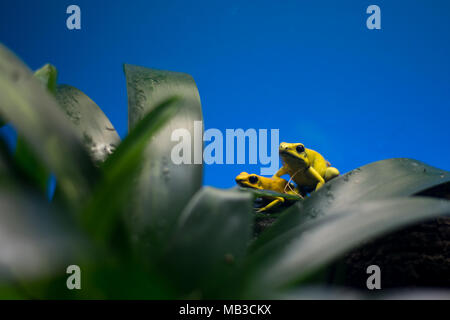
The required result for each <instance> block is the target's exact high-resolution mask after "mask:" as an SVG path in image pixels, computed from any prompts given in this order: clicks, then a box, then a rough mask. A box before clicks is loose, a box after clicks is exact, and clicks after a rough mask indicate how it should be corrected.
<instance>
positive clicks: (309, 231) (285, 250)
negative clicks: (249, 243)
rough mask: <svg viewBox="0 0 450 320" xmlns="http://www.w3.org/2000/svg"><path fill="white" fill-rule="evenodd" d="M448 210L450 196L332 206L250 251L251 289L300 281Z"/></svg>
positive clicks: (255, 289) (254, 292)
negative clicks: (322, 214)
mask: <svg viewBox="0 0 450 320" xmlns="http://www.w3.org/2000/svg"><path fill="white" fill-rule="evenodd" d="M448 214H450V201H448V200H440V199H439V200H438V199H432V198H424V197H414V198H393V199H382V200H373V201H368V202H365V203H358V204H354V205H351V206H347V207H341V208H335V209H333V210H330V212H329V214H328V215H327V216H325V217H322V218H318V219H316V220H311V221H309V222H308V223H304V224H302V225H298V226H296V227H294V228H292V229H291V230H290V231H289V232H286V233H284V234H283V235H280V236H279V237H277V238H275V239H273V240H272V241H270V242H268V243H266V244H265V245H264V246H261V247H260V248H258V249H257V250H256V251H255V252H253V253H252V254H251V255H250V256H249V259H248V269H247V272H248V273H249V274H250V275H251V277H253V280H252V281H251V284H250V287H251V291H250V292H251V294H256V293H257V292H262V291H261V290H270V288H275V287H276V288H277V289H279V288H282V287H284V286H287V285H289V284H292V283H295V282H298V281H301V280H302V279H304V278H306V277H307V276H308V275H309V274H311V273H312V272H314V271H316V270H318V269H319V268H321V267H323V266H324V265H326V264H327V263H330V262H332V261H333V260H334V259H336V258H338V257H340V256H342V255H343V254H344V253H345V252H348V251H349V250H351V249H354V248H356V247H358V246H360V245H362V244H363V243H364V242H366V241H370V240H373V239H375V238H378V237H381V236H383V235H386V234H388V233H389V232H393V231H396V230H399V229H401V228H405V227H407V226H410V225H413V224H415V223H418V222H421V221H425V220H428V219H431V218H434V217H437V216H442V215H448Z"/></svg>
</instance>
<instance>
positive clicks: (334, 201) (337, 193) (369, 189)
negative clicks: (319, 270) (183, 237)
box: [253, 158, 450, 249]
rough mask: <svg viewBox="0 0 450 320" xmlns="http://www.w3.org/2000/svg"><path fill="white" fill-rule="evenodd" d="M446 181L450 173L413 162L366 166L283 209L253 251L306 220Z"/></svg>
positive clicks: (378, 163) (332, 181) (404, 161)
mask: <svg viewBox="0 0 450 320" xmlns="http://www.w3.org/2000/svg"><path fill="white" fill-rule="evenodd" d="M449 181H450V172H448V171H444V170H440V169H438V168H435V167H431V166H429V165H426V164H425V163H423V162H420V161H417V160H412V159H405V158H396V159H387V160H381V161H377V162H374V163H370V164H368V165H365V166H363V167H361V168H358V169H355V170H352V171H350V172H348V173H346V174H344V175H342V176H339V177H337V178H335V179H333V180H331V181H329V182H327V183H326V184H325V185H324V186H323V187H322V188H321V189H319V190H318V191H315V192H313V193H312V194H311V196H310V197H308V198H306V199H305V200H304V201H301V202H297V203H296V204H294V205H293V206H292V207H290V208H289V209H287V210H286V212H284V213H283V214H282V215H281V216H280V218H279V219H278V220H277V221H276V222H275V223H274V224H273V225H272V226H271V227H270V228H268V229H267V230H266V231H265V232H264V233H263V234H262V235H261V237H260V238H259V239H258V240H257V241H256V242H255V243H254V244H253V248H254V249H256V248H257V247H259V246H260V245H263V244H264V243H266V242H267V241H270V240H271V239H273V238H275V237H277V236H279V235H281V234H283V233H284V232H287V231H289V230H290V229H292V228H295V227H296V226H298V225H299V224H301V223H303V222H305V221H307V220H310V219H315V218H317V217H321V216H326V215H330V214H333V212H337V211H338V210H337V209H339V208H344V207H346V206H348V205H350V204H354V203H362V202H365V201H370V200H377V199H388V198H393V197H403V196H412V195H415V194H417V193H419V192H421V191H423V190H427V189H429V188H431V187H433V186H437V185H440V184H443V183H447V182H449Z"/></svg>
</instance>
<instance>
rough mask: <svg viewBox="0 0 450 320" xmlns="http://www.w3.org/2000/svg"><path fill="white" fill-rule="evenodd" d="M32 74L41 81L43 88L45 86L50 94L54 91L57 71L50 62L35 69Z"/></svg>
mask: <svg viewBox="0 0 450 320" xmlns="http://www.w3.org/2000/svg"><path fill="white" fill-rule="evenodd" d="M34 76H35V77H36V78H37V79H38V80H39V81H40V82H41V83H42V85H43V86H44V88H46V89H47V90H48V91H49V92H51V93H52V94H55V92H56V80H57V78H58V71H57V70H56V68H55V66H53V65H51V64H46V65H45V66H43V67H42V68H40V69H38V70H36V72H35V73H34Z"/></svg>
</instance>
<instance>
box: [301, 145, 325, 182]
mask: <svg viewBox="0 0 450 320" xmlns="http://www.w3.org/2000/svg"><path fill="white" fill-rule="evenodd" d="M306 150H307V153H308V158H309V159H310V161H311V166H312V167H313V168H314V169H315V170H316V171H317V172H318V173H319V174H320V175H321V176H322V177H324V176H325V172H326V171H327V168H328V164H327V161H326V160H325V158H324V157H323V156H322V155H321V154H320V153H318V152H317V151H315V150H312V149H306Z"/></svg>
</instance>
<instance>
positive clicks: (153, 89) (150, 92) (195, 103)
mask: <svg viewBox="0 0 450 320" xmlns="http://www.w3.org/2000/svg"><path fill="white" fill-rule="evenodd" d="M124 71H125V76H126V79H127V91H128V118H129V128H130V129H132V128H133V127H134V126H135V125H136V123H137V122H138V121H139V120H140V119H141V118H142V117H143V116H144V115H145V114H147V113H148V112H150V111H151V110H153V109H154V108H155V106H157V105H158V104H159V103H161V101H164V100H165V99H167V98H168V97H172V96H173V95H176V96H177V97H179V99H178V101H177V102H176V103H177V105H178V112H177V114H176V115H175V116H174V117H173V118H172V119H171V120H170V121H169V122H168V123H167V124H166V125H165V126H164V128H162V129H161V130H160V131H159V132H158V134H157V135H155V136H154V137H153V138H152V140H151V141H150V142H149V144H148V146H147V147H146V151H145V158H144V161H143V163H142V170H141V173H140V176H139V179H138V181H137V185H136V188H135V191H134V196H135V199H136V201H135V203H134V204H133V205H134V207H133V208H134V210H133V216H132V217H130V218H131V224H132V226H133V227H132V228H133V230H135V235H136V242H139V244H140V245H141V246H146V245H147V246H152V247H155V246H156V247H158V246H159V245H160V244H161V242H164V241H165V239H167V238H168V236H169V235H170V233H171V231H172V229H173V227H174V226H175V225H176V221H177V218H178V216H179V214H180V213H181V211H182V210H183V208H184V207H185V205H186V204H187V203H188V201H189V200H190V199H191V197H192V196H193V195H194V194H195V193H196V192H197V191H198V190H199V189H200V187H201V185H202V164H175V163H174V162H173V161H172V158H171V153H172V149H173V147H174V146H175V145H176V144H178V142H176V141H175V142H174V141H171V136H172V133H173V132H174V130H176V129H181V130H183V132H184V133H186V134H187V135H189V136H190V140H191V141H190V142H191V143H190V147H189V148H187V149H188V150H187V151H190V153H191V156H192V157H191V160H192V161H193V159H194V157H195V158H197V159H196V160H199V161H200V162H201V160H202V157H203V155H202V152H203V125H202V123H201V122H199V123H198V126H197V127H196V128H194V121H202V110H201V105H200V97H199V94H198V90H197V87H196V85H195V82H194V80H193V79H192V77H191V76H189V75H187V74H184V73H177V72H169V71H160V70H154V69H147V68H143V67H137V66H132V65H125V66H124ZM187 151H186V152H187ZM192 163H193V162H192ZM148 234H151V236H149V237H151V238H152V239H153V240H154V241H152V243H149V242H146V240H144V239H145V238H146V237H147V235H148Z"/></svg>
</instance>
